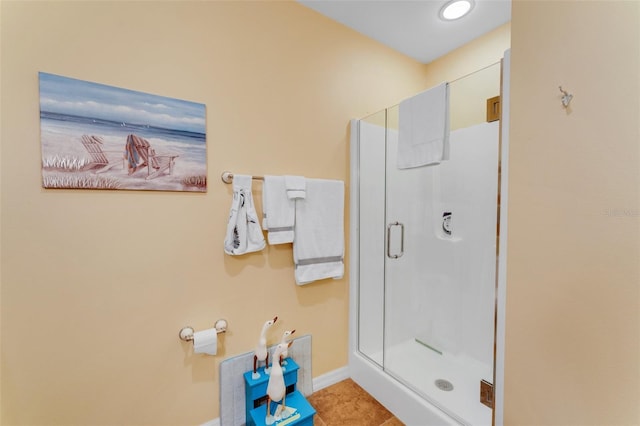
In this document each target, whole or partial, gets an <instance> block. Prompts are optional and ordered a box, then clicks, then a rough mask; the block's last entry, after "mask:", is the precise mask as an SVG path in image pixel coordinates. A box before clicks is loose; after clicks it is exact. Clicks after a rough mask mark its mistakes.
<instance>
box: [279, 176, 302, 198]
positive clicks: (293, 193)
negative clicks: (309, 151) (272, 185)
mask: <svg viewBox="0 0 640 426" xmlns="http://www.w3.org/2000/svg"><path fill="white" fill-rule="evenodd" d="M284 182H285V185H286V187H287V197H289V199H291V200H295V199H296V198H299V199H304V198H305V197H306V193H307V183H306V179H305V178H304V176H285V177H284Z"/></svg>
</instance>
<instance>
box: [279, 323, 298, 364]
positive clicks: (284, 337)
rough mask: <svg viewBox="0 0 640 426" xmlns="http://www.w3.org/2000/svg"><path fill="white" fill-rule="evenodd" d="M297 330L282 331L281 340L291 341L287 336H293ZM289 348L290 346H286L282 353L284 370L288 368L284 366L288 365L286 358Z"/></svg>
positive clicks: (281, 362)
mask: <svg viewBox="0 0 640 426" xmlns="http://www.w3.org/2000/svg"><path fill="white" fill-rule="evenodd" d="M295 332H296V331H295V330H285V332H284V333H282V340H281V341H280V343H289V342H288V341H287V337H289V336H291V335H292V334H293V333H295ZM288 349H289V346H287V347H286V348H284V351H282V354H281V355H280V365H281V366H283V367H282V369H283V370H286V367H284V366H285V365H287V361H286V360H285V358H286V357H287V356H289V351H288Z"/></svg>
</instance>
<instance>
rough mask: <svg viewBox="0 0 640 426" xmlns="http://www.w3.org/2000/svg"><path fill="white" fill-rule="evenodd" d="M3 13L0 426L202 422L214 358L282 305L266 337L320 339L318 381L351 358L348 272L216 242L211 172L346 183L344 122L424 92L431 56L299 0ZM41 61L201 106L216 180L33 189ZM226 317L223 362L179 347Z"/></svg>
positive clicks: (216, 201) (5, 9) (73, 5)
mask: <svg viewBox="0 0 640 426" xmlns="http://www.w3.org/2000/svg"><path fill="white" fill-rule="evenodd" d="M0 10H1V18H2V22H1V42H2V45H1V61H2V68H1V72H2V76H1V83H2V115H1V120H2V122H1V126H0V127H1V138H2V167H1V176H0V178H1V182H2V191H1V193H2V194H1V197H2V198H1V201H2V208H1V209H0V215H1V220H2V222H1V227H0V229H1V231H2V237H1V238H2V239H1V246H2V258H1V262H0V267H1V268H2V272H1V284H2V299H1V301H2V309H1V310H2V365H1V366H2V373H1V377H2V408H1V411H2V416H1V422H2V424H6V425H10V424H12V425H13V424H14V425H27V424H29V425H33V424H43V425H44V424H46V425H55V424H59V425H62V424H65V425H71V424H78V425H80V424H94V425H100V424H104V425H116V424H117V425H127V424H128V425H145V424H146V425H161V424H164V425H176V424H185V425H186V424H200V423H203V422H206V421H208V420H211V419H213V418H215V417H217V416H218V415H219V407H218V396H219V395H218V364H219V362H220V361H221V360H222V359H224V358H225V357H229V356H232V355H235V354H239V353H243V352H247V351H250V350H252V348H253V346H254V343H255V341H256V339H257V337H258V333H259V331H260V327H261V325H262V323H263V322H264V321H265V320H266V319H268V318H270V317H272V316H273V315H275V314H277V315H278V316H279V317H280V319H281V320H280V321H278V323H277V325H276V327H275V328H274V329H272V331H273V332H272V333H270V336H271V339H270V340H272V341H273V340H274V339H277V338H279V335H280V334H281V333H282V331H283V330H284V329H287V328H296V330H297V333H299V334H300V335H303V334H311V335H313V351H314V353H313V372H312V373H313V376H314V377H315V376H319V375H321V374H323V373H327V372H329V371H332V370H334V369H336V368H340V367H343V366H345V365H346V363H347V333H348V326H347V322H348V315H347V314H348V312H347V311H348V283H347V280H346V279H343V280H339V281H333V280H329V281H323V282H319V283H316V284H312V285H308V286H305V287H298V286H296V285H295V282H294V278H293V269H292V253H291V248H290V247H286V246H276V247H268V248H267V249H266V250H265V251H264V252H261V253H258V254H252V255H247V256H242V257H237V258H233V257H229V256H226V255H224V254H223V251H222V242H223V236H224V232H225V228H226V219H227V215H228V211H229V210H228V209H229V205H230V201H231V199H230V195H231V186H230V185H225V184H223V183H222V182H221V181H220V178H219V176H220V174H221V172H222V171H224V170H231V171H233V172H237V173H252V174H256V175H263V174H301V175H306V176H309V177H325V178H334V179H343V180H346V179H347V176H348V149H349V148H348V126H349V120H350V119H352V118H356V117H362V116H364V115H366V114H368V113H371V112H374V111H377V110H380V109H382V108H383V107H385V106H387V105H390V104H393V103H396V102H397V101H398V100H400V99H402V98H404V97H407V96H409V95H411V94H413V93H415V92H417V91H419V90H422V89H424V88H425V85H424V80H425V71H426V67H425V66H424V65H421V64H417V63H416V62H414V61H412V60H410V59H408V58H406V57H404V56H402V55H400V54H397V53H395V52H392V51H391V50H390V49H388V48H386V47H383V46H381V45H379V44H377V43H375V42H373V41H371V40H369V39H366V38H365V37H363V36H361V35H359V34H357V33H355V32H353V31H350V30H347V29H346V28H345V27H343V26H341V25H339V24H336V23H334V22H332V21H329V20H328V19H326V18H324V17H322V16H321V15H319V14H317V13H315V12H313V11H311V10H309V9H306V8H304V7H302V6H300V5H299V4H297V3H293V2H255V3H254V2H201V1H193V2H189V1H181V2H153V3H149V2H98V1H96V2H75V1H70V2H61V1H56V2H11V1H2V3H1V9H0ZM38 71H45V72H50V73H55V74H60V75H65V76H69V77H74V78H80V79H84V80H89V81H93V82H99V83H104V84H109V85H114V86H119V87H124V88H129V89H134V90H139V91H145V92H150V93H155V94H160V95H164V96H170V97H175V98H180V99H186V100H191V101H196V102H201V103H205V104H206V106H207V134H208V137H207V143H208V153H207V155H208V178H209V190H208V192H207V193H206V194H192V193H169V192H166V193H158V192H135V191H115V192H100V191H70V190H44V189H42V188H41V181H40V147H39V119H38V114H39V107H38V74H37V73H38ZM255 189H256V191H255V192H254V196H255V197H256V198H257V199H260V196H261V191H260V185H259V184H256V185H255ZM347 205H348V203H347ZM347 215H348V212H345V217H348V216H347ZM347 234H348V229H347ZM218 318H226V319H227V320H228V321H229V331H228V333H227V334H226V335H225V336H223V337H221V339H220V340H221V347H220V351H219V355H218V356H216V357H210V356H204V355H194V354H192V348H191V346H190V344H186V343H182V342H181V341H179V340H178V331H179V330H180V328H181V327H183V326H185V325H192V326H193V327H195V328H196V329H197V330H198V329H204V328H208V327H210V326H212V325H213V323H214V322H215V321H216V320H217V319H218Z"/></svg>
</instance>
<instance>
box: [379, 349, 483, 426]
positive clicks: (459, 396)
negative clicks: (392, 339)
mask: <svg viewBox="0 0 640 426" xmlns="http://www.w3.org/2000/svg"><path fill="white" fill-rule="evenodd" d="M385 371H387V372H388V373H389V374H391V375H392V376H394V377H395V378H396V379H398V380H400V381H401V382H403V383H404V384H405V385H407V386H409V387H410V388H412V389H413V390H414V391H416V392H417V393H419V394H420V395H422V396H424V397H425V398H427V399H428V400H429V401H431V402H432V403H433V404H434V405H436V406H438V407H440V408H442V409H444V411H446V412H447V413H448V414H449V415H451V416H452V417H454V418H456V420H458V421H461V422H463V423H464V424H469V425H478V426H483V425H491V417H492V410H491V408H489V407H487V406H486V405H484V404H482V403H481V402H480V381H481V380H483V379H484V380H487V381H489V382H493V374H492V367H491V366H488V365H486V364H483V363H481V362H479V361H477V360H475V359H473V358H470V357H468V356H465V355H453V354H447V353H444V354H442V355H440V354H438V353H436V352H434V351H433V350H431V349H429V348H427V347H425V346H423V345H421V344H419V343H417V342H415V341H414V340H407V341H404V342H401V343H399V344H396V345H393V346H391V347H389V348H388V349H387V352H386V355H385ZM438 380H445V381H447V382H449V383H451V385H453V389H452V390H442V388H443V387H444V388H445V389H448V386H440V387H438V386H437V385H436V382H437V381H438ZM440 383H442V382H440Z"/></svg>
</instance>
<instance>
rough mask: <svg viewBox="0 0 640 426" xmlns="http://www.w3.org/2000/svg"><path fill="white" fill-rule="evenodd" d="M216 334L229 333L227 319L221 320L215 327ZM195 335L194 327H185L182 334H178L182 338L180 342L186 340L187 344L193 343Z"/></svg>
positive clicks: (181, 331)
mask: <svg viewBox="0 0 640 426" xmlns="http://www.w3.org/2000/svg"><path fill="white" fill-rule="evenodd" d="M214 327H215V329H216V332H217V333H218V334H220V333H224V332H226V331H227V320H225V319H219V320H218V321H216V324H215V325H214ZM194 333H195V331H194V330H193V327H188V326H187V327H183V328H182V329H181V330H180V333H178V336H180V340H184V341H185V342H192V341H193V334H194Z"/></svg>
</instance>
